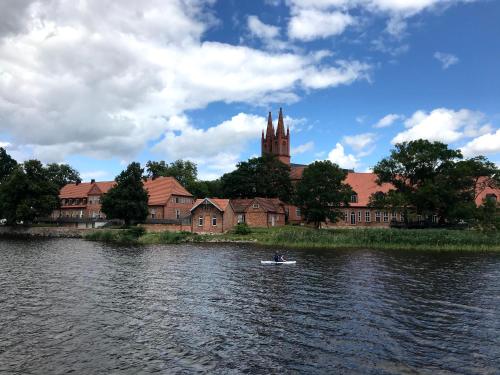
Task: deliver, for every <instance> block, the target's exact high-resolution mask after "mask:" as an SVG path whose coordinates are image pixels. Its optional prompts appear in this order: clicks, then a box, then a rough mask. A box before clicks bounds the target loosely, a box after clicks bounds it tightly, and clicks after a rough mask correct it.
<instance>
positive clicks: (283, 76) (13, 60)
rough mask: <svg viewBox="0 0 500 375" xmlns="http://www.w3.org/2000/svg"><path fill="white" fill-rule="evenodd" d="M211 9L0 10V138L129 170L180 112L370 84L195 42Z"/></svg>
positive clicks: (58, 0) (342, 65) (59, 6)
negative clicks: (128, 162) (127, 163)
mask: <svg viewBox="0 0 500 375" xmlns="http://www.w3.org/2000/svg"><path fill="white" fill-rule="evenodd" d="M212 3H213V1H212V0H207V1H204V0H171V1H167V2H166V1H163V0H143V1H141V2H136V1H132V0H124V1H120V2H115V1H110V0H88V1H85V2H73V1H63V0H51V1H47V2H38V1H36V2H35V1H32V2H29V1H25V2H22V4H21V2H19V3H17V2H9V3H8V4H7V5H5V4H4V5H3V7H2V13H1V14H0V20H1V21H6V22H7V21H8V20H7V19H6V18H7V17H10V19H11V20H12V23H11V24H9V25H10V26H5V24H3V25H2V26H5V27H4V28H3V29H2V26H0V66H1V69H0V117H1V118H2V121H1V122H0V133H5V134H6V135H7V136H9V139H12V143H13V144H14V145H16V146H19V147H21V146H22V147H24V148H25V149H30V150H31V151H32V152H33V156H35V157H38V158H40V159H42V160H44V161H61V160H64V158H65V157H67V156H68V155H70V154H82V155H87V156H91V157H94V158H110V157H118V158H131V157H134V155H137V154H138V153H139V152H140V151H141V150H143V149H144V148H145V147H147V145H148V143H150V142H153V141H154V140H156V139H158V138H159V137H160V136H161V135H162V134H164V133H167V134H171V132H172V131H173V130H174V129H175V126H176V125H175V123H174V122H175V121H172V119H174V120H175V119H176V118H178V117H182V115H183V113H184V112H185V111H188V110H193V109H201V108H204V107H205V106H207V105H208V104H210V103H214V102H226V103H233V102H244V103H250V104H252V105H256V104H257V105H259V104H268V103H272V102H280V103H283V102H292V101H296V100H297V99H298V94H297V92H302V90H303V89H307V90H309V89H323V88H328V87H335V86H338V85H342V84H350V83H352V82H354V81H356V80H359V79H366V78H367V77H368V72H369V70H370V66H369V65H368V64H365V63H362V62H358V61H342V60H339V61H336V62H326V61H325V58H326V57H327V55H326V54H325V53H323V52H321V51H320V52H321V53H311V54H306V53H299V52H294V53H270V52H268V51H263V50H259V49H255V48H250V47H246V46H235V45H230V44H226V43H217V42H210V41H202V36H203V35H204V33H205V31H206V30H207V29H208V28H209V27H210V25H211V24H213V22H214V20H213V18H212V16H211V10H210V7H209V6H210V5H211V4H212ZM14 15H15V16H14ZM266 30H268V31H267V33H268V35H271V34H273V32H272V31H271V32H269V29H266ZM75 46H78V48H76V47H75ZM176 116H177V117H176ZM195 130H199V129H195Z"/></svg>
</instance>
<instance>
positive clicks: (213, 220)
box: [212, 215, 217, 227]
mask: <svg viewBox="0 0 500 375" xmlns="http://www.w3.org/2000/svg"><path fill="white" fill-rule="evenodd" d="M212 226H214V227H216V226H217V216H215V215H214V216H212Z"/></svg>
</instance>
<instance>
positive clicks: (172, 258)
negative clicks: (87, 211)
mask: <svg viewBox="0 0 500 375" xmlns="http://www.w3.org/2000/svg"><path fill="white" fill-rule="evenodd" d="M285 254H286V256H287V257H288V258H289V259H294V260H297V264H296V265H292V266H261V265H260V260H264V259H270V258H271V257H272V255H273V251H272V250H270V249H265V248H259V247H252V246H247V245H232V244H225V245H215V244H214V245H201V244H200V245H198V244H192V245H191V244H186V245H161V246H145V247H126V246H113V245H107V244H101V243H94V242H86V241H83V240H74V239H58V240H36V241H28V240H5V239H2V240H0V373H1V374H4V373H5V374H18V373H19V374H21V373H22V374H25V373H30V374H62V373H68V372H74V373H76V374H102V373H120V374H138V373H155V372H156V373H181V374H184V373H185V374H191V373H217V374H238V373H251V374H270V373H307V374H323V373H329V374H332V373H349V374H350V373H354V374H356V373H360V374H366V373H373V374H415V373H419V374H420V373H421V374H452V373H460V374H494V373H496V374H498V373H499V372H500V254H494V253H491V254H490V253H461V252H453V253H436V252H403V251H401V252H398V251H373V250H363V249H359V250H345V251H343V250H290V251H287V252H286V253H285Z"/></svg>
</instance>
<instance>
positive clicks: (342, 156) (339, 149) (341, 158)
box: [328, 143, 359, 169]
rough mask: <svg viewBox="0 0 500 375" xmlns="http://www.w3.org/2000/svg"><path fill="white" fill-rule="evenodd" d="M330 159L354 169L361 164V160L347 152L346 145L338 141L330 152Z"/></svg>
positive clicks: (341, 165) (344, 166)
mask: <svg viewBox="0 0 500 375" xmlns="http://www.w3.org/2000/svg"><path fill="white" fill-rule="evenodd" d="M328 160H330V161H331V162H332V163H337V164H338V165H339V166H340V167H341V168H345V169H354V168H356V167H357V166H358V164H359V160H358V159H357V158H356V157H355V156H354V155H352V154H346V153H345V151H344V146H342V145H341V144H340V143H337V144H336V145H335V148H334V149H333V150H331V151H330V152H329V154H328Z"/></svg>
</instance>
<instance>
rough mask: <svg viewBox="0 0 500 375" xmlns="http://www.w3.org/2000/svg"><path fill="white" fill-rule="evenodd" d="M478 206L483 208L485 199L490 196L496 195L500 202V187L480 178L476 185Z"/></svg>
mask: <svg viewBox="0 0 500 375" xmlns="http://www.w3.org/2000/svg"><path fill="white" fill-rule="evenodd" d="M476 191H477V196H476V205H477V206H481V205H482V204H483V201H484V199H485V198H486V197H487V196H489V195H495V196H496V199H497V202H498V201H500V186H495V184H494V182H493V181H489V180H488V179H486V178H484V177H483V178H480V179H479V181H478V183H477V185H476Z"/></svg>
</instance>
